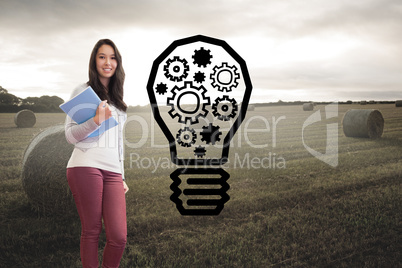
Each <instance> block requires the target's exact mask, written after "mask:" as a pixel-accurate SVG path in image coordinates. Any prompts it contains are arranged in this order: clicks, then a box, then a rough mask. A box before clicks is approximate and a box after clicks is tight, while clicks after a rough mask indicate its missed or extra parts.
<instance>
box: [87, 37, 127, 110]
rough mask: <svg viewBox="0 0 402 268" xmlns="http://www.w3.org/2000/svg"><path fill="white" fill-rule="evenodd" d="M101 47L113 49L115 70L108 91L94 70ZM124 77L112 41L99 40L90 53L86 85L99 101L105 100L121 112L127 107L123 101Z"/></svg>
mask: <svg viewBox="0 0 402 268" xmlns="http://www.w3.org/2000/svg"><path fill="white" fill-rule="evenodd" d="M102 45H109V46H111V47H112V48H113V50H114V54H115V56H116V61H117V68H116V71H115V73H114V75H113V76H112V77H111V78H110V82H109V90H108V89H107V88H106V87H105V86H104V85H103V84H102V83H101V81H100V79H99V74H98V71H97V69H96V54H97V53H98V50H99V48H100V47H101V46H102ZM125 77H126V75H125V73H124V69H123V65H122V59H121V55H120V52H119V50H118V49H117V47H116V45H115V44H114V43H113V41H112V40H109V39H101V40H99V41H98V42H97V43H96V44H95V46H94V48H93V50H92V53H91V58H90V60H89V81H88V82H87V84H88V85H89V86H91V87H92V88H93V89H94V91H95V92H96V94H98V96H99V98H100V99H101V100H107V101H108V103H111V104H113V105H114V106H116V107H117V108H118V109H120V110H122V111H126V110H127V105H126V103H125V102H124V101H123V95H124V90H123V85H124V79H125Z"/></svg>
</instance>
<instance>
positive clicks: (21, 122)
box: [14, 109, 36, 127]
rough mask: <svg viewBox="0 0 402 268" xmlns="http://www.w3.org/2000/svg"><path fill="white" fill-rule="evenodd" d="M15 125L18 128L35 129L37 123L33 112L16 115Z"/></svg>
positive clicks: (22, 111)
mask: <svg viewBox="0 0 402 268" xmlns="http://www.w3.org/2000/svg"><path fill="white" fill-rule="evenodd" d="M14 123H15V124H16V125H17V127H33V126H34V125H35V123H36V116H35V114H34V112H32V111H31V110H28V109H25V110H21V111H19V112H18V113H16V114H15V116H14Z"/></svg>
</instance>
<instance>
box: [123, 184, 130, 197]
mask: <svg viewBox="0 0 402 268" xmlns="http://www.w3.org/2000/svg"><path fill="white" fill-rule="evenodd" d="M123 188H124V193H125V194H126V193H127V192H128V190H129V188H128V186H127V184H126V182H125V181H123Z"/></svg>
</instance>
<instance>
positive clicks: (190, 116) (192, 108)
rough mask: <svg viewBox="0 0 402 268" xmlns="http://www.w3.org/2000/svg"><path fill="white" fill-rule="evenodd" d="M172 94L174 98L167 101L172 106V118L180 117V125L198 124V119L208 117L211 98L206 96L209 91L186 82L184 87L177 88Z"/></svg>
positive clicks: (170, 112)
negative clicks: (207, 107)
mask: <svg viewBox="0 0 402 268" xmlns="http://www.w3.org/2000/svg"><path fill="white" fill-rule="evenodd" d="M171 92H172V93H173V96H172V97H170V98H168V99H167V105H169V106H171V109H170V111H169V114H170V116H171V117H172V118H175V117H176V116H177V117H179V119H178V121H179V122H180V123H183V124H186V123H187V122H189V123H190V124H196V123H198V118H200V117H206V116H207V114H208V110H207V109H206V108H205V107H206V106H207V105H210V104H211V102H210V99H209V97H207V96H205V93H206V92H207V90H206V89H205V88H204V87H203V86H200V87H195V86H193V83H192V82H191V81H185V82H184V86H183V87H181V88H179V87H177V86H175V87H174V88H173V89H172V90H171Z"/></svg>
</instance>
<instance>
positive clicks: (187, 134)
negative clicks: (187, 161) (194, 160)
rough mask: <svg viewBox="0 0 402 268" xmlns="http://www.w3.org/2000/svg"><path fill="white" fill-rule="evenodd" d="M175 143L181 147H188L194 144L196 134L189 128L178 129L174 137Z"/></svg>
mask: <svg viewBox="0 0 402 268" xmlns="http://www.w3.org/2000/svg"><path fill="white" fill-rule="evenodd" d="M176 139H177V143H178V144H180V145H181V146H183V147H190V146H191V145H193V144H194V143H195V140H196V139H197V134H196V133H195V130H194V129H192V128H189V127H184V128H181V129H179V131H178V132H177V135H176Z"/></svg>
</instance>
